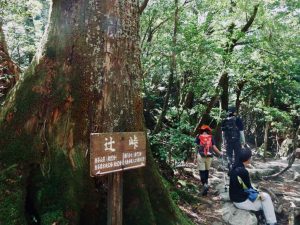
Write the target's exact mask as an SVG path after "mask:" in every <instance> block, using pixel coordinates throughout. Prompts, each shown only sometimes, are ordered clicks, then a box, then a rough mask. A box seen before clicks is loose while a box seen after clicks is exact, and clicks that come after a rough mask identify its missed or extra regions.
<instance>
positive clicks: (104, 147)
mask: <svg viewBox="0 0 300 225" xmlns="http://www.w3.org/2000/svg"><path fill="white" fill-rule="evenodd" d="M90 144H91V146H90V147H91V155H90V174H91V176H92V177H93V176H99V175H104V174H108V173H113V172H118V171H122V170H129V169H135V168H139V167H143V166H145V165H146V134H145V132H116V133H92V134H91V136H90Z"/></svg>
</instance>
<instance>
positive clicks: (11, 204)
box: [0, 164, 26, 225]
mask: <svg viewBox="0 0 300 225" xmlns="http://www.w3.org/2000/svg"><path fill="white" fill-rule="evenodd" d="M19 170H20V169H19V168H18V165H16V164H14V165H11V166H10V167H8V168H6V169H5V170H1V172H0V202H1V204H0V223H1V224H3V225H11V224H26V220H25V218H24V207H23V206H24V201H25V200H24V199H25V190H24V189H23V186H24V179H23V177H22V175H21V173H20V171H19Z"/></svg>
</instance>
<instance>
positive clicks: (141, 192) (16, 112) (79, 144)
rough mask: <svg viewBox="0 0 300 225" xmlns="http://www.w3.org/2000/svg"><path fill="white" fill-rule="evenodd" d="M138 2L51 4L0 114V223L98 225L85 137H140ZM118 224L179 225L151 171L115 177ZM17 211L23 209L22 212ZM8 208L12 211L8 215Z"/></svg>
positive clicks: (100, 185) (99, 190)
mask: <svg viewBox="0 0 300 225" xmlns="http://www.w3.org/2000/svg"><path fill="white" fill-rule="evenodd" d="M138 20H139V5H138V1H137V0H127V1H120V0H119V1H117V0H104V1H97V0H76V1H70V0H55V1H53V5H52V11H51V16H50V24H49V27H48V30H47V32H46V35H47V36H45V37H44V40H45V44H44V46H43V48H42V49H41V50H40V52H39V54H37V55H36V56H35V59H34V60H33V63H32V65H31V66H30V68H29V69H28V70H27V72H26V73H25V75H24V79H23V80H21V81H20V82H18V84H17V85H16V87H15V88H14V89H13V91H11V92H10V94H9V96H8V97H7V98H6V102H5V104H4V106H3V108H2V110H1V111H0V136H1V139H0V146H1V151H0V158H1V160H0V169H1V171H4V172H3V173H1V182H0V183H1V185H0V191H1V193H6V191H7V190H16V191H15V192H11V193H9V194H8V195H7V197H5V199H4V198H3V197H2V196H3V195H1V196H0V202H3V201H4V203H3V204H1V205H0V221H1V222H2V223H1V224H12V225H13V224H26V222H25V221H27V223H30V222H32V221H33V220H39V221H40V224H84V225H94V224H95V225H96V224H105V223H106V221H107V219H108V218H107V216H106V210H105V209H106V207H107V205H106V204H107V203H106V194H107V188H106V187H107V179H106V177H102V178H90V177H89V171H88V168H89V166H88V163H89V160H88V158H89V135H90V133H91V132H99V133H102V132H126V131H143V130H144V121H143V104H142V99H141V95H140V81H141V68H140V58H139V57H140V50H139V36H138V30H139V23H138ZM123 200H124V209H123V212H124V214H123V221H124V222H123V224H188V223H189V222H187V220H186V219H185V218H183V217H182V215H181V213H180V212H179V211H178V208H177V207H176V206H175V205H174V203H173V202H172V200H171V199H170V196H169V193H168V191H167V190H166V188H165V187H164V185H163V183H162V179H161V177H160V174H159V172H158V170H157V167H156V165H155V162H154V160H153V158H152V155H151V154H150V150H149V148H148V151H147V167H146V168H143V169H136V170H131V171H127V172H124V196H123ZM24 205H26V207H23V206H24ZM10 208H12V209H15V210H14V211H13V213H12V212H9V211H7V209H10Z"/></svg>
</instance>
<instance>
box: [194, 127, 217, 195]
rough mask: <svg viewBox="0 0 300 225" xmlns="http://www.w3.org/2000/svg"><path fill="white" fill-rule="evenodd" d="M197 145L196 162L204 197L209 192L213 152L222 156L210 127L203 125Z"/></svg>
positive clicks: (197, 138) (196, 141) (196, 140)
mask: <svg viewBox="0 0 300 225" xmlns="http://www.w3.org/2000/svg"><path fill="white" fill-rule="evenodd" d="M195 143H196V144H197V154H196V155H197V156H196V157H195V161H197V165H198V170H199V174H200V179H201V183H202V187H203V188H202V195H203V196H205V195H207V192H208V176H209V168H210V166H211V163H212V159H213V151H214V152H216V153H217V154H218V155H222V153H221V152H220V151H219V149H218V148H217V146H216V145H215V141H214V140H213V136H212V129H211V128H210V127H209V126H208V125H202V126H201V127H200V132H199V135H197V137H196V139H195Z"/></svg>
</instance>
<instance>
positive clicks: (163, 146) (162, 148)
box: [150, 123, 194, 166]
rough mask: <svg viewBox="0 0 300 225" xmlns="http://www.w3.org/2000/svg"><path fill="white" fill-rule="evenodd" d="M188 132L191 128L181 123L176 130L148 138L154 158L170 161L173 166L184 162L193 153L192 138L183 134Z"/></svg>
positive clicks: (169, 129) (165, 131)
mask: <svg viewBox="0 0 300 225" xmlns="http://www.w3.org/2000/svg"><path fill="white" fill-rule="evenodd" d="M190 131H192V127H190V126H188V125H187V124H186V123H182V124H180V125H179V126H178V127H177V128H168V129H164V130H163V131H162V132H160V133H158V134H156V135H152V136H150V142H151V149H152V150H153V153H154V155H155V157H157V158H158V159H160V160H165V161H168V160H169V159H171V160H172V161H173V162H174V163H175V164H176V163H179V162H181V161H183V160H186V159H187V158H188V156H189V155H190V154H191V152H192V151H193V147H194V137H192V136H191V135H190V134H189V133H187V134H186V133H183V132H190ZM173 166H174V164H173Z"/></svg>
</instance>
